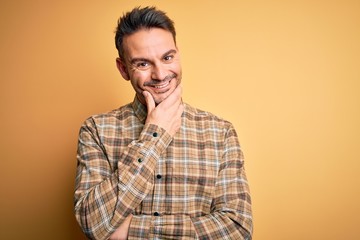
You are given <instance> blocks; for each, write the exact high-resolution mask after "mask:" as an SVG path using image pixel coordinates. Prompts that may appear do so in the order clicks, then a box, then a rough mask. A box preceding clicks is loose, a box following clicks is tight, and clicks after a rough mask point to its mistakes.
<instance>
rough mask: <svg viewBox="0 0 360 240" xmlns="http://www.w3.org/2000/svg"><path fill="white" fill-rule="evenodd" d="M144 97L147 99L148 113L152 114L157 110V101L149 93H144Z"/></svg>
mask: <svg viewBox="0 0 360 240" xmlns="http://www.w3.org/2000/svg"><path fill="white" fill-rule="evenodd" d="M143 95H144V97H145V101H146V106H147V109H148V112H149V113H150V112H152V111H153V110H154V108H155V101H154V98H153V97H152V96H151V94H150V93H149V92H148V91H143Z"/></svg>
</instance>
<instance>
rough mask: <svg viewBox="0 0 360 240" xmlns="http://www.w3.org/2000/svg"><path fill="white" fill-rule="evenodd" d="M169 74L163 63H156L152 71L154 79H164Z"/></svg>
mask: <svg viewBox="0 0 360 240" xmlns="http://www.w3.org/2000/svg"><path fill="white" fill-rule="evenodd" d="M166 76H167V70H166V68H165V66H164V65H163V64H161V63H160V64H156V65H155V64H154V66H153V68H152V72H151V78H152V79H154V80H159V81H161V80H164V79H165V78H166Z"/></svg>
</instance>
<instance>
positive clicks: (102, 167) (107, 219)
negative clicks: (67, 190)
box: [75, 125, 171, 239]
mask: <svg viewBox="0 0 360 240" xmlns="http://www.w3.org/2000/svg"><path fill="white" fill-rule="evenodd" d="M153 131H158V132H159V134H158V137H157V138H156V139H155V138H154V137H153ZM92 135H93V134H92ZM170 141H171V138H170V137H169V136H167V134H166V132H164V131H163V130H162V129H160V128H158V127H156V126H154V125H152V126H146V127H144V130H143V131H142V132H141V134H140V136H139V139H138V140H135V141H133V142H131V143H130V144H129V146H128V147H127V148H126V149H125V150H124V151H123V152H122V154H121V155H120V157H119V159H118V160H117V167H116V169H112V168H111V166H110V164H109V159H107V156H106V154H105V153H104V150H103V147H101V146H100V144H99V140H97V139H95V140H94V136H91V134H90V133H89V132H88V131H84V132H82V133H81V134H80V141H79V154H78V160H79V164H78V173H77V184H76V191H75V216H76V218H77V220H78V222H79V224H80V226H81V227H82V228H83V231H84V233H85V234H86V235H87V236H88V237H89V238H92V239H103V238H107V237H109V235H110V234H111V233H112V232H114V231H115V230H116V229H117V228H118V227H119V226H120V224H121V223H122V222H123V221H124V220H125V218H126V217H127V216H128V215H129V214H130V213H131V212H132V211H133V210H134V209H135V208H136V207H137V206H138V205H139V204H140V203H141V201H142V200H143V198H145V196H146V195H147V193H148V192H149V191H150V190H151V189H152V185H153V178H154V177H153V172H154V168H155V165H156V161H157V159H158V158H159V155H160V154H161V152H162V151H163V150H164V149H165V148H166V145H167V144H169V142H170Z"/></svg>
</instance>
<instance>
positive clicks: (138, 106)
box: [132, 96, 147, 123]
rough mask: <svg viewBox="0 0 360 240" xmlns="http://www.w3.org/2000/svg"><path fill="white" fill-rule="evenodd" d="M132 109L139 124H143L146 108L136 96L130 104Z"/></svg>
mask: <svg viewBox="0 0 360 240" xmlns="http://www.w3.org/2000/svg"><path fill="white" fill-rule="evenodd" d="M132 108H133V109H134V113H135V115H136V116H137V117H138V119H139V120H140V122H142V123H145V119H146V117H147V109H146V106H145V105H143V104H142V103H141V102H140V101H139V99H138V97H137V96H135V98H134V101H133V102H132Z"/></svg>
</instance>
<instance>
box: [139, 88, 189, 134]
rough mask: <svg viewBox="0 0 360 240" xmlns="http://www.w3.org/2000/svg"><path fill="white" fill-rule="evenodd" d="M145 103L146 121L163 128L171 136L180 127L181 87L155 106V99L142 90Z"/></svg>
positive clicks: (182, 108)
mask: <svg viewBox="0 0 360 240" xmlns="http://www.w3.org/2000/svg"><path fill="white" fill-rule="evenodd" d="M143 94H144V97H145V101H146V105H147V110H148V113H147V118H146V123H150V124H155V125H158V126H159V127H162V128H164V129H165V130H166V131H167V132H168V133H169V134H170V135H171V136H174V135H175V133H176V132H177V131H178V130H179V129H180V126H181V114H182V112H183V111H184V106H183V104H182V100H181V94H182V88H181V86H180V85H179V86H177V88H176V89H175V90H174V92H172V93H171V94H170V95H169V96H168V97H167V98H166V99H165V100H163V101H162V102H161V103H160V104H159V105H157V106H155V101H154V99H153V97H152V96H151V94H150V93H149V92H147V91H144V92H143Z"/></svg>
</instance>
